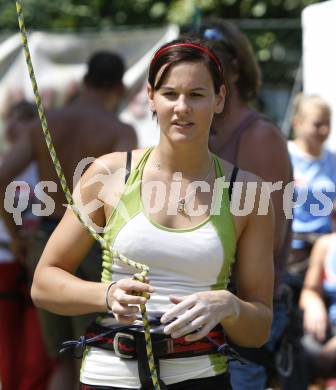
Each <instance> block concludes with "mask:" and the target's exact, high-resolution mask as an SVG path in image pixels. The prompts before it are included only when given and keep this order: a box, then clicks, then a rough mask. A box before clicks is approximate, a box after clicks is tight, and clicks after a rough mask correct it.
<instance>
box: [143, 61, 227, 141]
mask: <svg viewBox="0 0 336 390" xmlns="http://www.w3.org/2000/svg"><path fill="white" fill-rule="evenodd" d="M162 70H163V68H162V69H161V72H162ZM160 74H161V73H160V72H159V74H158V75H157V78H156V82H157V80H158V79H159V77H160ZM148 96H149V102H150V108H151V110H152V111H153V112H155V113H156V115H157V118H158V122H159V126H160V129H161V134H163V135H165V136H166V137H168V138H169V139H170V140H171V141H173V142H190V141H201V142H202V141H204V142H206V143H207V142H208V137H209V129H210V125H211V122H212V118H213V115H214V114H215V113H220V112H221V111H222V110H223V107H224V100H225V87H224V85H223V86H222V87H221V89H220V92H219V93H218V94H215V91H214V85H213V80H212V78H211V75H210V72H209V70H208V68H207V67H206V65H204V64H203V63H201V62H181V63H178V64H176V65H173V66H171V68H170V69H169V70H168V72H167V74H166V75H165V78H164V80H163V82H162V83H161V87H160V88H159V89H158V90H157V91H154V90H153V89H152V88H151V86H148Z"/></svg>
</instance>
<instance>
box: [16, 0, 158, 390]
mask: <svg viewBox="0 0 336 390" xmlns="http://www.w3.org/2000/svg"><path fill="white" fill-rule="evenodd" d="M16 12H17V17H18V22H19V27H20V34H21V39H22V42H23V50H24V54H25V58H26V63H27V67H28V72H29V77H30V81H31V84H32V87H33V91H34V96H35V102H36V105H37V108H38V114H39V117H40V121H41V125H42V130H43V134H44V137H45V141H46V144H47V146H48V150H49V153H50V156H51V159H52V161H53V164H54V166H55V169H56V172H57V176H58V178H59V180H60V183H61V186H62V189H63V191H64V194H65V197H66V200H67V202H68V204H69V205H70V207H71V208H72V210H73V212H74V213H75V215H76V216H77V217H78V219H79V220H80V222H81V223H82V224H83V225H84V226H85V227H86V229H87V230H88V231H89V232H90V234H91V235H92V236H93V237H94V238H95V239H96V240H97V241H99V243H100V245H101V247H102V249H103V252H104V255H105V256H108V257H109V258H110V259H111V260H113V261H114V260H118V261H120V262H121V263H123V264H126V265H129V266H131V267H133V268H135V269H138V270H139V271H140V273H139V274H135V275H134V276H133V278H134V279H136V280H139V281H141V282H144V281H145V278H146V277H147V275H148V273H149V268H148V266H147V265H144V264H141V263H137V262H135V261H133V260H130V259H128V258H127V257H126V256H123V255H122V254H120V253H118V252H117V251H115V250H113V249H111V248H110V246H109V244H108V242H106V240H105V239H104V238H103V237H102V236H101V235H100V234H98V233H97V232H96V231H95V230H94V229H93V228H92V227H91V226H89V225H88V224H87V223H86V222H85V221H84V219H83V218H82V216H81V214H80V212H79V210H78V209H77V208H76V206H75V205H74V201H73V198H72V196H71V191H70V189H69V187H68V185H67V182H66V179H65V176H64V174H63V171H62V167H61V164H60V161H59V159H58V157H57V155H56V151H55V148H54V145H53V143H52V138H51V134H50V131H49V129H48V124H47V119H46V116H45V113H44V109H43V105H42V101H41V96H40V93H39V90H38V86H37V82H36V78H35V74H34V69H33V64H32V61H31V56H30V51H29V46H28V40H27V33H26V28H25V24H24V17H23V7H22V1H20V0H17V1H16ZM144 296H146V294H145V295H144ZM140 309H141V315H142V321H143V326H144V335H145V341H146V352H147V358H148V365H149V370H150V373H151V378H152V382H153V388H154V390H160V385H159V381H158V376H157V372H156V367H155V363H154V356H153V347H152V340H151V335H150V325H149V321H148V316H147V311H146V305H145V304H141V305H140Z"/></svg>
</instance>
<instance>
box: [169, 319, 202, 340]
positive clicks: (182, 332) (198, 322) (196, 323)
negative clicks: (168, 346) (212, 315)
mask: <svg viewBox="0 0 336 390" xmlns="http://www.w3.org/2000/svg"><path fill="white" fill-rule="evenodd" d="M205 324H206V318H205V316H202V317H198V318H195V319H194V320H193V321H191V322H190V323H188V324H187V325H186V326H184V327H183V328H181V329H179V330H177V331H174V332H172V333H171V337H172V338H173V339H177V338H179V337H182V336H186V335H188V334H190V333H193V332H197V331H199V330H200V329H201V328H202V327H203V326H204V325H205Z"/></svg>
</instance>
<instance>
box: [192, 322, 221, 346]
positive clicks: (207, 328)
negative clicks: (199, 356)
mask: <svg viewBox="0 0 336 390" xmlns="http://www.w3.org/2000/svg"><path fill="white" fill-rule="evenodd" d="M214 327H215V324H213V323H208V324H206V325H205V326H203V328H201V329H200V330H199V331H198V332H195V333H193V334H188V335H187V336H186V337H185V341H188V342H193V341H197V340H201V339H202V338H203V337H205V336H206V335H207V334H208V333H209V332H210V331H211V329H213V328H214Z"/></svg>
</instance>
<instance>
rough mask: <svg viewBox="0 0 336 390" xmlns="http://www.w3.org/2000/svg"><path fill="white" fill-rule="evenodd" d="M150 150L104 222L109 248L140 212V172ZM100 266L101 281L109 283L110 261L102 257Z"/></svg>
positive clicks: (146, 152) (134, 170) (110, 276)
mask: <svg viewBox="0 0 336 390" xmlns="http://www.w3.org/2000/svg"><path fill="white" fill-rule="evenodd" d="M152 149H153V147H150V148H147V149H146V150H145V152H144V153H143V155H142V157H141V159H140V161H139V162H138V164H137V166H136V167H135V169H133V170H132V171H131V174H130V176H129V178H128V180H127V182H126V184H125V188H124V191H123V194H122V196H121V198H120V200H119V202H118V205H117V207H116V208H115V209H114V210H113V211H112V213H111V215H110V216H109V218H108V220H107V222H106V225H105V229H104V239H105V240H106V241H107V242H108V244H109V246H111V245H113V243H114V240H115V239H116V237H117V235H118V233H119V232H120V230H121V229H122V227H123V226H124V225H125V224H126V223H127V222H128V221H129V220H130V219H132V218H133V217H135V216H136V215H137V214H138V213H139V212H140V210H141V172H142V169H143V165H144V164H145V162H146V160H147V158H148V156H149V154H150V153H151V151H152ZM102 266H103V269H102V275H101V281H102V282H105V283H106V282H109V281H111V280H112V259H111V258H109V257H108V256H104V255H103V263H102Z"/></svg>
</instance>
